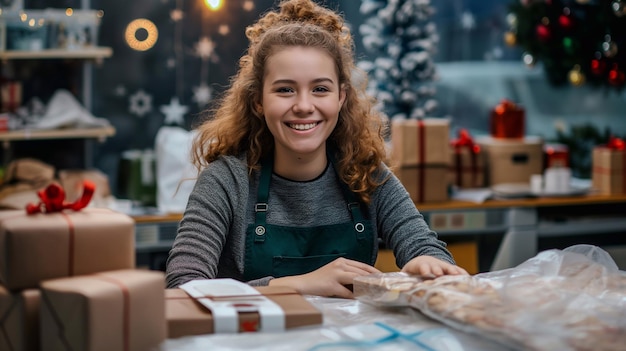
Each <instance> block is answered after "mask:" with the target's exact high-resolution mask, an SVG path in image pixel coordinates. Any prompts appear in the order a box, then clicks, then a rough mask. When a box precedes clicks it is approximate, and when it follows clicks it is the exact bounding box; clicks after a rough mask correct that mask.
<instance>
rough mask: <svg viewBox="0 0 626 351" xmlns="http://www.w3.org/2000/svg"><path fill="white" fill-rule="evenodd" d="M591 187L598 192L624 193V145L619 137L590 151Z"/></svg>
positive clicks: (625, 160) (625, 177)
mask: <svg viewBox="0 0 626 351" xmlns="http://www.w3.org/2000/svg"><path fill="white" fill-rule="evenodd" d="M592 165H593V173H592V175H591V179H592V184H593V188H594V189H596V190H597V191H598V192H599V193H600V194H625V193H626V147H624V142H623V141H621V140H620V139H612V140H611V141H610V142H609V144H607V145H604V146H596V147H594V148H593V151H592Z"/></svg>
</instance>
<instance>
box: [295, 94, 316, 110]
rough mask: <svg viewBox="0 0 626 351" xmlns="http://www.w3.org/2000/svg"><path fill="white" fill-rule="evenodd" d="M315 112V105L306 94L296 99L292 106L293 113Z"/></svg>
mask: <svg viewBox="0 0 626 351" xmlns="http://www.w3.org/2000/svg"><path fill="white" fill-rule="evenodd" d="M314 110H315V104H314V103H313V100H312V99H311V97H310V96H308V95H306V94H300V95H298V97H297V98H296V102H295V104H294V105H293V111H294V112H295V113H313V111H314Z"/></svg>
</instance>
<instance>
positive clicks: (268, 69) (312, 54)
mask: <svg viewBox="0 0 626 351" xmlns="http://www.w3.org/2000/svg"><path fill="white" fill-rule="evenodd" d="M344 99H345V92H344V91H343V90H341V88H340V85H339V79H338V77H337V72H336V69H335V63H334V61H333V59H332V58H331V57H330V56H329V55H328V54H327V53H326V52H324V51H323V50H320V49H316V48H311V47H301V46H289V47H286V48H284V49H281V50H279V51H277V52H276V53H274V54H273V55H272V56H270V57H269V58H268V60H267V62H266V65H265V77H264V80H263V95H262V99H261V105H262V106H261V108H262V110H263V115H264V116H265V122H266V123H267V127H268V128H269V130H270V132H271V133H272V135H273V136H274V142H275V155H274V156H275V162H277V163H278V162H280V163H283V162H285V161H286V162H289V160H295V159H298V160H312V159H319V158H320V157H323V158H324V159H325V157H326V156H325V155H326V139H328V137H329V136H330V134H331V133H332V131H333V130H334V129H335V126H336V125H337V120H338V117H339V110H340V109H341V105H342V104H343V101H344Z"/></svg>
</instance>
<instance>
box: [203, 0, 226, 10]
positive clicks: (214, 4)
mask: <svg viewBox="0 0 626 351" xmlns="http://www.w3.org/2000/svg"><path fill="white" fill-rule="evenodd" d="M204 2H205V3H206V5H207V7H208V8H209V9H211V10H212V11H217V10H219V9H220V7H222V4H223V2H222V0H204Z"/></svg>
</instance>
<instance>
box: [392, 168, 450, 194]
mask: <svg viewBox="0 0 626 351" xmlns="http://www.w3.org/2000/svg"><path fill="white" fill-rule="evenodd" d="M394 174H395V175H396V176H397V177H398V179H399V180H400V182H401V183H402V184H403V185H404V187H405V188H406V190H407V191H408V192H409V195H410V196H411V200H413V202H415V203H423V202H441V201H446V200H448V178H447V176H448V166H447V165H419V166H404V167H400V168H396V169H395V170H394Z"/></svg>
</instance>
